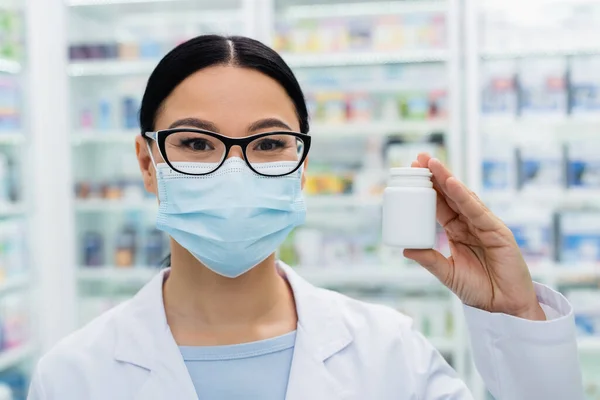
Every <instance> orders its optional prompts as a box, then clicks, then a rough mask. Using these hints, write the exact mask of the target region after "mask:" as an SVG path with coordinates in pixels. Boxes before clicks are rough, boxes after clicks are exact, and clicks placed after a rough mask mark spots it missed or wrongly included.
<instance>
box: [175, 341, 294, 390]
mask: <svg viewBox="0 0 600 400" xmlns="http://www.w3.org/2000/svg"><path fill="white" fill-rule="evenodd" d="M295 342H296V332H295V331H294V332H290V333H288V334H285V335H283V336H278V337H275V338H272V339H267V340H261V341H258V342H251V343H242V344H236V345H230V346H201V347H190V346H180V347H179V349H180V351H181V354H182V356H183V360H184V361H185V365H186V367H187V369H188V372H189V374H190V377H191V378H192V382H193V383H194V387H195V388H196V393H197V394H198V399H199V400H205V399H206V400H213V399H214V400H216V399H218V400H237V399H240V400H242V399H244V400H283V399H285V393H286V390H287V385H288V380H289V376H290V369H291V366H292V358H293V355H294V345H295Z"/></svg>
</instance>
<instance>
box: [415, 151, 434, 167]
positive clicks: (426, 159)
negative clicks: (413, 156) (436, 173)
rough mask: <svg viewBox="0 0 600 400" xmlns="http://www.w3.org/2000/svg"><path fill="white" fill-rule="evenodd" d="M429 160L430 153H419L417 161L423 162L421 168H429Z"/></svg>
mask: <svg viewBox="0 0 600 400" xmlns="http://www.w3.org/2000/svg"><path fill="white" fill-rule="evenodd" d="M429 160H431V156H430V155H429V153H419V154H418V155H417V161H418V162H419V164H421V168H427V166H428V165H429Z"/></svg>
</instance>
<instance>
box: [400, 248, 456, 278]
mask: <svg viewBox="0 0 600 400" xmlns="http://www.w3.org/2000/svg"><path fill="white" fill-rule="evenodd" d="M404 257H406V258H409V259H411V260H413V261H416V262H418V263H419V264H421V265H422V266H423V267H424V268H425V269H426V270H428V271H429V272H431V273H432V274H433V275H434V276H435V277H436V278H438V279H439V280H440V282H442V283H443V284H444V285H447V283H448V277H449V275H450V274H449V271H450V262H449V261H448V259H447V258H446V257H444V256H443V255H442V254H441V253H440V252H439V251H437V250H433V249H428V250H412V249H410V250H409V249H406V250H404Z"/></svg>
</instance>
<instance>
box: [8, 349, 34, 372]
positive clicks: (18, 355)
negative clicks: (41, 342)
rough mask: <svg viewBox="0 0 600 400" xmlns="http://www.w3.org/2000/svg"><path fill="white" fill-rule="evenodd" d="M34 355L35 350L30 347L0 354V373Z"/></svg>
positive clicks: (9, 350)
mask: <svg viewBox="0 0 600 400" xmlns="http://www.w3.org/2000/svg"><path fill="white" fill-rule="evenodd" d="M35 354H36V348H35V347H34V346H32V345H24V346H19V347H15V348H11V349H7V350H3V351H1V352H0V372H2V371H5V370H7V369H9V368H12V367H14V366H15V365H19V364H21V363H23V362H25V361H27V360H29V359H31V358H32V357H34V356H35Z"/></svg>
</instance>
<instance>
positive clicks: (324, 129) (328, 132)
mask: <svg viewBox="0 0 600 400" xmlns="http://www.w3.org/2000/svg"><path fill="white" fill-rule="evenodd" d="M447 128H448V122H447V121H446V120H431V121H409V120H396V121H382V122H379V121H378V122H347V123H339V124H334V123H315V124H312V125H311V129H310V134H311V136H314V137H315V138H317V139H325V138H327V139H329V138H336V139H337V138H340V139H342V138H347V137H349V136H364V137H371V136H388V135H394V134H396V135H402V134H420V135H426V134H430V133H432V132H440V131H445V130H446V129H447Z"/></svg>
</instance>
